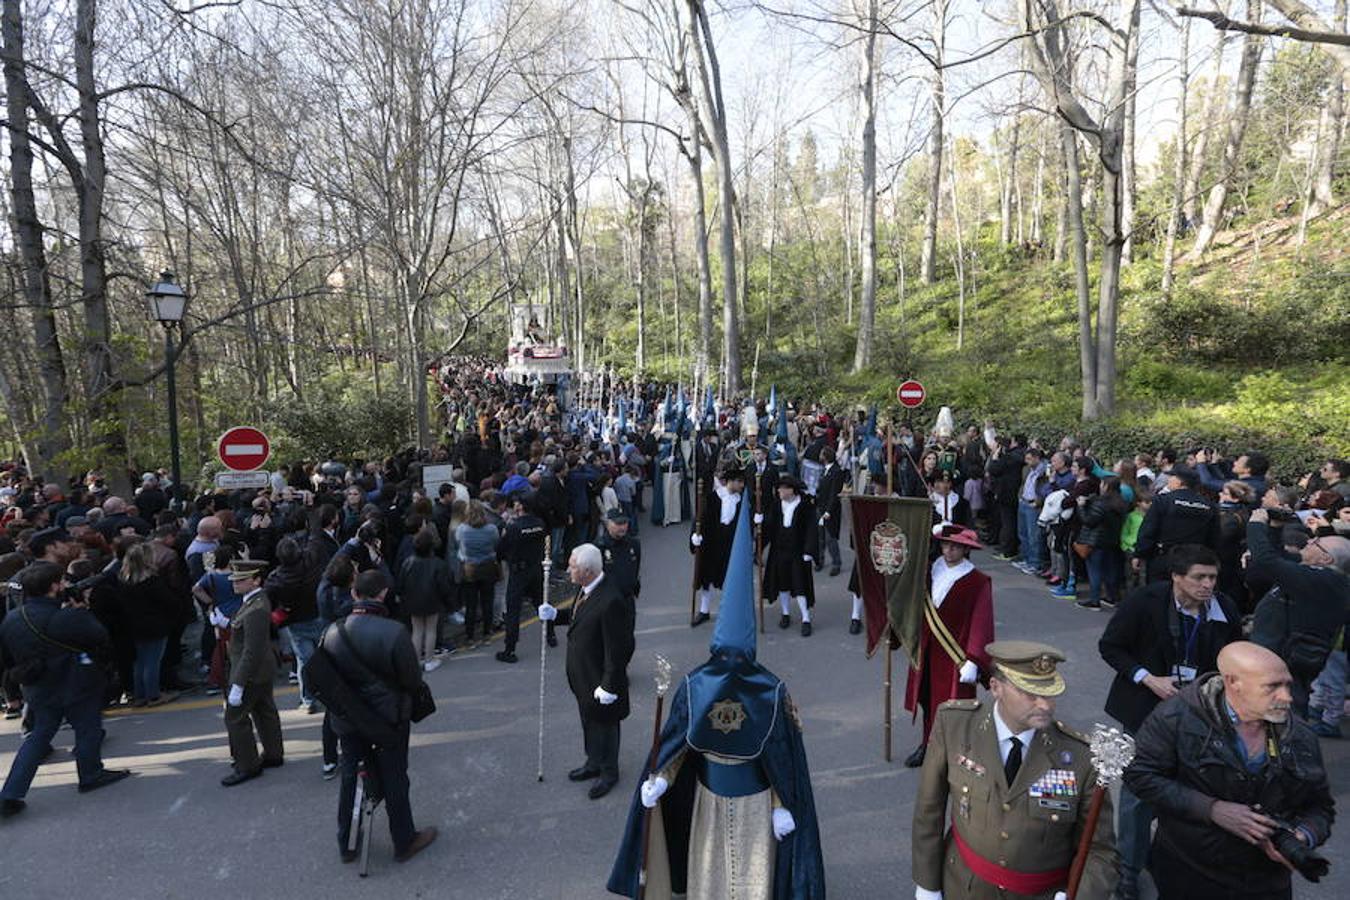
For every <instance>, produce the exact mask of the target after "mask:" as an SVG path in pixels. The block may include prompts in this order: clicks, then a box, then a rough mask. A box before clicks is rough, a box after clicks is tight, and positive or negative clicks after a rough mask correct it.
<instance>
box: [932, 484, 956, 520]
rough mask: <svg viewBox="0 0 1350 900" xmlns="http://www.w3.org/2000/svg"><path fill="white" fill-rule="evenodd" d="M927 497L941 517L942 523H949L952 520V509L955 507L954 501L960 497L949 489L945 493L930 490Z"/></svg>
mask: <svg viewBox="0 0 1350 900" xmlns="http://www.w3.org/2000/svg"><path fill="white" fill-rule="evenodd" d="M928 499H929V501H931V502H932V504H933V509H934V510H935V511H936V512H937V514H938V516H940V517H941V518H942V521H943V522H944V523H950V522H951V520H952V510H953V509H955V508H956V501H958V500H960V499H961V498H960V497H958V496H957V495H956V494H955V493H952V492H950V491H949V492H948V493H946V494H939V493H938V492H937V491H931V492H930V493H929V494H928Z"/></svg>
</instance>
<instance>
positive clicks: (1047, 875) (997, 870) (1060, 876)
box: [952, 822, 1069, 895]
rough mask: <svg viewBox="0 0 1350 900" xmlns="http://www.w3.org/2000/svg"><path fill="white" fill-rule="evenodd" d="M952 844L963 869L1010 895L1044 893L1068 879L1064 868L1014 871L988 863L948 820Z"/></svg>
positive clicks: (1066, 869)
mask: <svg viewBox="0 0 1350 900" xmlns="http://www.w3.org/2000/svg"><path fill="white" fill-rule="evenodd" d="M952 843H954V844H956V850H957V852H958V853H960V854H961V859H962V860H963V861H965V864H966V868H968V869H970V871H971V872H972V873H974V875H975V877H976V878H978V879H980V880H981V881H984V882H986V883H988V884H992V885H993V886H994V887H996V888H999V889H1001V890H1005V891H1012V892H1013V893H1014V894H1028V895H1035V894H1044V893H1045V892H1046V891H1050V890H1054V889H1055V888H1060V887H1063V886H1064V884H1065V883H1066V882H1067V881H1068V880H1069V870H1068V868H1067V867H1065V868H1063V869H1055V870H1053V871H1050V872H1014V871H1013V870H1012V869H1008V868H1005V867H1003V866H1000V865H998V864H997V863H992V862H990V861H989V860H987V859H985V858H984V857H983V856H980V854H978V853H976V852H975V851H974V850H973V849H972V848H971V846H970V845H969V844H967V843H966V842H965V840H964V839H963V838H962V837H961V832H959V831H957V830H956V823H955V822H953V823H952Z"/></svg>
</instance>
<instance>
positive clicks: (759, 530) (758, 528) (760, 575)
mask: <svg viewBox="0 0 1350 900" xmlns="http://www.w3.org/2000/svg"><path fill="white" fill-rule="evenodd" d="M766 455H767V454H766ZM750 456H751V459H754V454H753V453H752V454H751V455H750ZM755 465H756V472H755V519H756V520H758V519H759V516H760V510H759V494H760V480H761V479H762V478H763V477H764V475H763V474H762V473H761V472H759V471H758V464H757V463H756V464H755ZM763 528H764V526H763V525H761V524H760V523H759V522H758V521H756V522H755V560H754V562H755V601H756V603H757V604H758V606H759V633H760V634H763V633H764V596H763V594H762V593H761V590H760V588H761V585H762V584H763V582H764V572H763V569H761V568H760V563H759V555H760V552H761V550H762V549H763V548H762V547H761V546H760V544H761V542H762V540H763V533H764V532H763Z"/></svg>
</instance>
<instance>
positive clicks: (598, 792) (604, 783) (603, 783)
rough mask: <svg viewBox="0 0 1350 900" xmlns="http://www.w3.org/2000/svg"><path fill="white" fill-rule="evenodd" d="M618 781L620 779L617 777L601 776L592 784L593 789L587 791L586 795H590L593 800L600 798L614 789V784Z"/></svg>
mask: <svg viewBox="0 0 1350 900" xmlns="http://www.w3.org/2000/svg"><path fill="white" fill-rule="evenodd" d="M618 783H619V779H617V778H612V779H611V778H601V779H600V780H598V781H596V783H595V784H593V785H591V789H590V790H589V791H587V792H586V796H587V797H590V798H591V799H592V800H599V799H600V798H601V797H603V796H605V795H606V794H608V793H609V792H610V791H611V790H613V789H614V785H616V784H618Z"/></svg>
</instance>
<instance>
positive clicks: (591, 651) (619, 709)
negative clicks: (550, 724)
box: [539, 544, 634, 800]
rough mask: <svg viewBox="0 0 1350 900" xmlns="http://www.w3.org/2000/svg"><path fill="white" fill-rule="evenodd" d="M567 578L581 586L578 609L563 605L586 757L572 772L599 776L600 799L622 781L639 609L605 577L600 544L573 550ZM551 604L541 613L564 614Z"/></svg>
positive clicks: (596, 794) (574, 776) (595, 791)
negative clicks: (623, 726) (622, 737)
mask: <svg viewBox="0 0 1350 900" xmlns="http://www.w3.org/2000/svg"><path fill="white" fill-rule="evenodd" d="M567 577H568V580H570V581H571V582H572V583H573V584H575V585H576V586H577V588H578V590H577V596H576V600H575V601H574V603H573V604H572V608H571V609H568V610H562V611H561V615H562V618H563V623H564V624H568V625H569V627H568V629H567V683H568V685H569V686H570V687H571V688H572V693H573V694H574V695H575V696H576V698H577V710H578V712H579V713H580V714H581V735H582V740H583V742H584V745H585V748H586V762H585V763H583V764H582V765H581V766H579V767H577V768H575V769H573V770H572V771H570V772H568V773H567V777H568V778H569V779H571V780H572V781H586V780H588V779H591V778H594V779H595V783H594V784H592V785H591V789H590V792H589V796H590V798H591V799H592V800H598V799H600V798H601V797H603V796H605V795H606V794H608V793H609V792H610V789H612V788H613V787H614V785H615V783H617V782H618V780H619V723H620V722H622V721H623V720H624V719H626V718H628V711H629V709H628V661H629V660H630V659H632V658H633V624H634V609H633V603H632V601H631V599H630V598H627V597H625V596H623V594H622V592H621V591H620V590H619V588H618V586H617V584H616V582H614V581H613V580H612V579H607V578H605V573H604V560H603V558H602V557H601V555H600V550H599V548H598V547H596V546H595V545H594V544H581V545H580V546H578V547H577V548H576V549H575V550H573V551H572V555H571V557H570V558H569V560H568V563H567ZM559 616H560V611H559V610H558V609H556V608H555V607H553V606H550V605H549V604H547V603H545V604H544V605H542V606H540V607H539V618H540V619H541V620H543V621H545V622H548V621H552V620H555V619H558V618H559Z"/></svg>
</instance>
